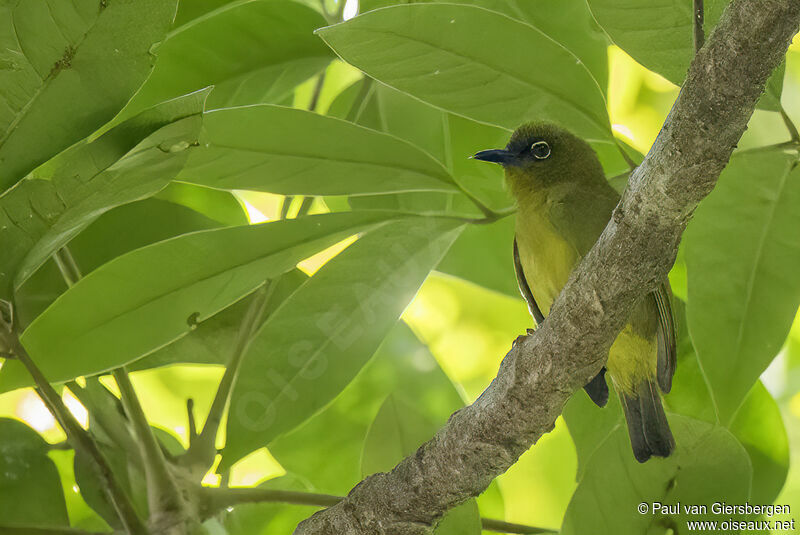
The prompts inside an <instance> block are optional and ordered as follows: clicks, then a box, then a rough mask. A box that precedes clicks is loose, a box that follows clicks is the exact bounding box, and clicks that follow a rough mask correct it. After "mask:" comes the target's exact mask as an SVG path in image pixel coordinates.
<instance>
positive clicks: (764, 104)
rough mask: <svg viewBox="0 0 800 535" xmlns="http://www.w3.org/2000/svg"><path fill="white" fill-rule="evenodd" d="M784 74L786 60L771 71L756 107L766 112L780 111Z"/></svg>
mask: <svg viewBox="0 0 800 535" xmlns="http://www.w3.org/2000/svg"><path fill="white" fill-rule="evenodd" d="M785 74H786V60H783V62H782V63H781V64H780V65H778V68H777V69H775V70H774V71H772V74H771V75H770V77H769V78H767V85H766V87H765V88H764V94H763V95H761V98H760V99H759V101H758V107H759V108H761V109H762V110H768V111H781V110H782V109H783V108H782V106H781V95H782V94H783V77H784V75H785Z"/></svg>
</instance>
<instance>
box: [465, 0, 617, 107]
mask: <svg viewBox="0 0 800 535" xmlns="http://www.w3.org/2000/svg"><path fill="white" fill-rule="evenodd" d="M459 3H464V4H474V5H477V6H481V7H485V8H487V9H491V10H493V11H499V12H500V13H503V14H505V15H508V16H509V17H511V18H512V19H517V20H519V21H521V22H527V23H528V24H530V25H532V26H534V27H535V28H536V29H538V30H540V31H541V32H542V33H544V34H545V35H547V36H548V37H550V38H551V39H553V40H554V41H556V42H558V43H559V44H561V45H562V46H564V48H566V49H567V50H569V51H570V52H572V53H573V54H575V55H576V56H577V57H578V59H580V60H581V63H583V64H584V65H585V66H586V68H587V69H589V71H590V72H591V73H592V75H593V76H594V78H595V80H597V84H598V85H599V86H600V89H601V90H602V91H603V93H605V92H606V88H607V87H608V54H607V51H606V49H607V48H608V39H607V37H606V35H605V33H603V30H602V29H601V28H600V26H598V24H597V22H595V20H594V17H592V14H591V12H590V11H589V6H587V5H586V2H585V1H584V0H537V1H535V2H530V1H526V0H466V1H463V0H462V1H461V2H459Z"/></svg>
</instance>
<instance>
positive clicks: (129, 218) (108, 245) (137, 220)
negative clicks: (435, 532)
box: [15, 191, 236, 329]
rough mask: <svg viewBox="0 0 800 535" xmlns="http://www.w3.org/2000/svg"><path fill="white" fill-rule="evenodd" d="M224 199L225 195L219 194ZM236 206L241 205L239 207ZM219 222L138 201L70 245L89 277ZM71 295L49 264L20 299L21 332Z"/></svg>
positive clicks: (101, 219) (115, 211) (176, 206)
mask: <svg viewBox="0 0 800 535" xmlns="http://www.w3.org/2000/svg"><path fill="white" fill-rule="evenodd" d="M217 193H219V194H221V195H229V194H228V193H226V192H221V191H217ZM234 202H236V201H234ZM219 226H220V224H219V223H218V222H217V221H214V220H212V219H209V218H207V217H205V216H203V215H202V214H199V213H197V212H195V211H194V210H190V209H189V208H186V207H184V206H181V205H179V204H173V203H171V202H167V201H162V200H158V199H155V198H150V199H145V200H143V201H136V202H133V203H130V204H126V205H123V206H120V207H118V208H114V209H112V210H110V211H108V212H106V213H105V214H103V215H101V216H100V217H99V218H98V219H97V220H96V221H94V222H93V223H92V224H91V225H89V226H88V227H87V228H86V230H84V231H83V232H81V233H80V234H78V236H76V237H75V238H73V240H72V241H71V242H70V243H69V248H70V251H71V253H72V256H73V258H74V259H75V261H76V263H77V265H78V267H79V268H80V270H81V272H82V273H89V272H91V271H93V270H94V269H96V268H98V267H100V266H101V265H102V264H105V263H106V262H108V261H109V260H112V259H114V258H116V257H117V256H120V255H122V254H124V253H127V252H129V251H132V250H134V249H138V248H139V247H144V246H145V245H150V244H151V243H155V242H158V241H161V240H165V239H167V238H172V237H174V236H179V235H181V234H186V233H189V232H195V231H198V230H207V229H212V228H217V227H219ZM66 290H67V285H66V283H65V282H64V277H63V276H62V275H61V272H60V271H59V270H58V268H57V267H56V265H55V262H53V261H52V260H51V261H48V262H47V263H46V264H44V265H43V266H42V267H41V268H40V269H39V270H38V271H37V272H36V273H34V274H33V275H32V276H31V277H30V278H29V279H28V280H27V281H26V282H25V284H23V285H22V287H21V288H20V289H19V290H17V293H16V299H15V304H16V312H17V315H18V318H19V321H20V327H21V328H23V329H24V328H26V327H27V326H28V325H29V324H30V322H31V321H33V320H34V319H35V318H36V316H38V315H39V314H41V313H42V312H43V311H44V310H45V309H46V308H47V307H48V306H50V304H52V303H53V301H55V300H56V298H57V297H58V296H59V295H61V294H62V293H64V292H65V291H66Z"/></svg>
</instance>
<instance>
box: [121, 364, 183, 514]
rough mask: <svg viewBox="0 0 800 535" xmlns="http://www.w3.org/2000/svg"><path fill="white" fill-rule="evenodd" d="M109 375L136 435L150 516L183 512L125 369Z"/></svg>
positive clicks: (170, 477) (159, 447)
mask: <svg viewBox="0 0 800 535" xmlns="http://www.w3.org/2000/svg"><path fill="white" fill-rule="evenodd" d="M112 374H113V376H114V381H116V383H117V386H118V387H119V392H120V398H121V399H122V406H123V407H124V408H125V413H126V414H127V415H128V419H129V420H130V422H131V425H132V426H133V430H134V433H135V435H136V442H137V443H138V444H139V451H140V453H141V457H142V462H143V464H144V473H145V478H146V479H147V501H148V504H149V506H150V514H151V516H152V515H153V514H154V513H155V514H156V516H158V514H159V513H161V514H166V513H174V512H176V511H181V510H183V509H184V508H185V504H184V502H183V498H182V497H181V493H180V492H179V490H178V485H177V483H176V482H175V480H174V479H173V477H172V472H170V470H169V467H168V466H167V461H166V459H165V458H164V453H163V452H162V451H161V446H160V445H159V443H158V440H157V439H156V437H155V435H154V434H153V430H152V429H151V428H150V424H149V423H148V422H147V417H146V416H145V414H144V411H143V410H142V406H141V404H140V403H139V398H138V397H137V395H136V391H135V390H134V388H133V384H132V383H131V380H130V377H128V372H127V371H126V370H125V368H117V369H115V370H114V371H113V372H112Z"/></svg>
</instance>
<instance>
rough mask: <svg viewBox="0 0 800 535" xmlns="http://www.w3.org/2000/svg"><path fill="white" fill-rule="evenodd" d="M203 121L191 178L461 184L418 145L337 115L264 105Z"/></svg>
mask: <svg viewBox="0 0 800 535" xmlns="http://www.w3.org/2000/svg"><path fill="white" fill-rule="evenodd" d="M203 125H204V127H203V135H202V136H201V140H200V147H198V148H197V150H193V151H192V154H191V155H190V157H189V162H188V163H187V165H186V168H185V169H184V170H183V172H182V173H181V175H180V176H181V179H182V180H185V181H187V182H193V183H199V184H204V185H207V186H211V187H214V188H224V189H250V190H259V191H268V192H271V193H280V194H284V195H297V194H299V195H340V194H350V195H357V194H362V195H363V194H368V193H376V192H393V191H420V190H433V191H454V190H455V186H454V184H453V179H452V177H451V176H450V174H449V173H448V172H447V170H446V169H445V168H444V167H443V166H442V165H441V164H439V163H438V162H436V160H434V159H433V158H431V157H430V156H428V155H427V154H425V153H424V152H422V151H420V150H419V149H417V148H416V147H414V146H412V145H410V144H408V143H406V142H403V141H401V140H399V139H397V138H394V137H392V136H388V135H385V134H381V133H379V132H375V131H372V130H369V129H366V128H362V127H360V126H356V125H353V124H350V123H347V122H344V121H340V120H338V119H333V118H330V117H325V116H322V115H317V114H314V113H310V112H306V111H302V110H296V109H292V108H284V107H280V106H270V105H260V106H248V107H242V108H228V109H222V110H216V111H212V112H209V113H207V114H206V115H205V116H204V121H203Z"/></svg>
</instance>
